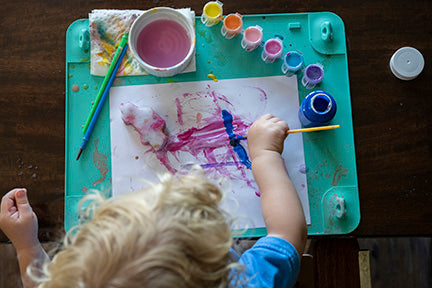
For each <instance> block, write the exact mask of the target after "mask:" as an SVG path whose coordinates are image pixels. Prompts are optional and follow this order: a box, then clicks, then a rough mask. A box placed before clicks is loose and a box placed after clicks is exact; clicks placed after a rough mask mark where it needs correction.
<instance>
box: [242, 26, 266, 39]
mask: <svg viewBox="0 0 432 288" xmlns="http://www.w3.org/2000/svg"><path fill="white" fill-rule="evenodd" d="M244 36H245V38H246V39H247V40H248V41H249V42H251V43H256V42H258V41H261V40H262V32H261V31H260V30H259V29H257V28H255V27H249V28H247V29H246V30H245V35H244Z"/></svg>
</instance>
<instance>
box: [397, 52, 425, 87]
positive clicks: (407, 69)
mask: <svg viewBox="0 0 432 288" xmlns="http://www.w3.org/2000/svg"><path fill="white" fill-rule="evenodd" d="M423 67H424V58H423V55H422V54H421V53H420V52H419V51H418V50H417V49H415V48H412V47H402V48H400V49H399V50H397V51H396V52H395V53H394V54H393V56H392V57H391V59H390V69H391V71H392V73H393V74H394V75H395V76H396V77H397V78H399V79H401V80H412V79H414V78H416V77H417V76H418V75H419V74H420V73H421V72H422V71H423Z"/></svg>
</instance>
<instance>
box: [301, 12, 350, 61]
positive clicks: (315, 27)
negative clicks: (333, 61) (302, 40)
mask: <svg viewBox="0 0 432 288" xmlns="http://www.w3.org/2000/svg"><path fill="white" fill-rule="evenodd" d="M309 41H310V44H311V46H312V48H313V49H314V50H315V51H317V52H318V53H321V54H324V55H332V54H345V53H346V43H345V26H344V23H343V21H342V19H341V18H340V17H339V16H338V15H336V14H334V13H331V12H318V13H310V14H309Z"/></svg>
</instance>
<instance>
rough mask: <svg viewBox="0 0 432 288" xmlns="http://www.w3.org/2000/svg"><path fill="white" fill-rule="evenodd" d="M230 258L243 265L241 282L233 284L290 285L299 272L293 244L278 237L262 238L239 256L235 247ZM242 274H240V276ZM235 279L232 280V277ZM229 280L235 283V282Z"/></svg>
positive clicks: (297, 258)
mask: <svg viewBox="0 0 432 288" xmlns="http://www.w3.org/2000/svg"><path fill="white" fill-rule="evenodd" d="M231 252H232V253H233V257H234V258H236V257H237V259H236V260H237V261H238V262H239V263H240V264H242V265H244V266H245V271H244V276H245V277H246V279H245V281H246V283H244V282H245V281H243V282H242V283H243V284H240V285H238V284H237V286H235V285H234V286H233V287H238V288H243V287H263V288H266V287H276V288H285V287H287V288H288V287H292V286H294V284H295V283H296V281H297V277H298V274H299V271H300V257H299V255H298V253H297V250H296V249H295V248H294V246H293V245H292V244H291V243H289V242H288V241H286V240H284V239H281V238H277V237H269V236H267V237H263V238H261V239H259V240H258V241H257V242H256V243H255V245H254V246H253V247H252V248H250V249H249V250H246V251H245V252H244V253H243V254H242V255H241V256H239V255H238V254H237V253H236V252H235V251H234V250H232V251H231ZM243 278H244V277H240V279H243ZM234 281H235V280H234ZM234 281H233V282H231V283H235V282H234Z"/></svg>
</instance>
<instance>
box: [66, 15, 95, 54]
mask: <svg viewBox="0 0 432 288" xmlns="http://www.w3.org/2000/svg"><path fill="white" fill-rule="evenodd" d="M68 41H70V43H68ZM89 61H90V33H89V20H88V19H79V20H76V21H74V22H73V23H72V24H71V25H70V26H69V27H68V29H67V32H66V62H89Z"/></svg>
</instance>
